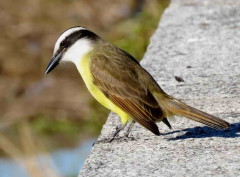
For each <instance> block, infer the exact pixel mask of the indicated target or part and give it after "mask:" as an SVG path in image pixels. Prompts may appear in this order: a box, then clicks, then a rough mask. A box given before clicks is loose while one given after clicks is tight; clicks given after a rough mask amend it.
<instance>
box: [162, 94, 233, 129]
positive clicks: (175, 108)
mask: <svg viewBox="0 0 240 177" xmlns="http://www.w3.org/2000/svg"><path fill="white" fill-rule="evenodd" d="M158 100H159V101H158V102H159V105H160V106H161V107H162V108H163V109H164V110H167V111H166V114H167V115H178V116H184V117H187V118H189V119H192V120H195V121H197V122H200V123H203V124H205V125H207V126H209V127H212V128H214V129H227V128H229V125H230V124H229V123H228V122H226V121H225V120H222V119H220V118H218V117H215V116H213V115H210V114H208V113H205V112H203V111H200V110H198V109H195V108H193V107H191V106H188V105H186V104H185V103H183V102H181V101H179V100H177V99H175V98H173V97H170V96H169V97H168V98H166V97H165V98H163V97H162V96H161V98H159V99H158Z"/></svg>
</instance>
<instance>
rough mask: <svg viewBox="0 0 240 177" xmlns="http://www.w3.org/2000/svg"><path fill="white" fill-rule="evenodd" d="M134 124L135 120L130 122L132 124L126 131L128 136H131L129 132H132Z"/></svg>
mask: <svg viewBox="0 0 240 177" xmlns="http://www.w3.org/2000/svg"><path fill="white" fill-rule="evenodd" d="M134 124H135V121H134V120H133V121H132V122H131V123H130V125H129V126H128V128H127V131H126V133H125V136H126V137H129V133H130V132H131V130H132V128H133V126H134Z"/></svg>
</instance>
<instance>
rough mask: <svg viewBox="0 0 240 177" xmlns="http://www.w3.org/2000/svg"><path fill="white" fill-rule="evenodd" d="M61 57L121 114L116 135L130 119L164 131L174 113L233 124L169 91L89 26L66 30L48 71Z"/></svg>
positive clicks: (221, 124) (218, 125) (104, 102)
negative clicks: (158, 124)
mask: <svg viewBox="0 0 240 177" xmlns="http://www.w3.org/2000/svg"><path fill="white" fill-rule="evenodd" d="M61 61H71V62H73V63H74V64H75V65H76V67H77V69H78V71H79V73H80V74H81V76H82V78H83V80H84V82H85V84H86V86H87V88H88V90H89V91H90V92H91V94H92V95H93V96H94V97H95V99H96V100H97V101H98V102H100V103H101V104H102V105H104V106H105V107H107V108H108V109H110V110H112V111H113V112H115V113H117V114H118V115H119V116H120V117H121V121H122V126H121V127H120V128H119V129H118V130H117V131H116V133H115V134H114V136H115V135H116V134H117V133H118V132H119V131H120V130H121V129H122V128H123V127H124V126H125V125H126V124H127V122H138V123H139V124H141V125H142V126H143V127H145V128H147V129H148V130H150V131H151V132H152V133H154V134H155V135H160V132H159V129H158V126H157V124H156V122H159V121H163V122H164V123H165V124H166V125H168V127H169V128H171V125H170V124H169V122H168V120H167V118H169V117H171V116H174V115H178V116H184V117H187V118H189V119H192V120H195V121H197V122H201V123H203V124H206V125H208V126H210V127H212V128H215V129H226V128H228V127H229V125H230V124H229V123H228V122H226V121H224V120H222V119H220V118H218V117H215V116H213V115H210V114H208V113H205V112H203V111H200V110H198V109H195V108H193V107H191V106H189V105H186V104H185V103H183V102H181V101H180V100H177V99H175V98H173V97H172V96H170V95H168V94H166V93H165V92H164V91H163V90H162V89H161V87H160V86H159V85H158V84H157V82H156V81H155V80H154V79H153V77H152V76H151V75H150V74H149V73H148V72H147V71H146V70H145V69H144V68H142V66H141V65H140V64H139V63H138V62H137V60H136V59H135V58H134V57H132V56H131V55H130V54H128V53H127V52H126V51H124V50H122V49H120V48H118V47H117V46H115V45H113V44H111V43H109V42H107V41H105V40H103V39H102V38H100V37H99V36H98V35H96V34H95V33H93V32H92V31H90V30H88V29H86V28H83V27H73V28H70V29H67V30H66V31H65V32H63V34H62V35H61V36H60V37H59V39H58V40H57V42H56V44H55V47H54V52H53V58H52V60H51V61H50V63H49V64H48V66H47V69H46V73H45V74H47V73H49V72H50V71H52V70H53V69H54V68H55V67H56V66H57V65H58V64H59V63H60V62H61ZM131 125H133V123H132V124H131ZM129 127H132V126H129ZM129 131H130V128H129V130H128V133H129Z"/></svg>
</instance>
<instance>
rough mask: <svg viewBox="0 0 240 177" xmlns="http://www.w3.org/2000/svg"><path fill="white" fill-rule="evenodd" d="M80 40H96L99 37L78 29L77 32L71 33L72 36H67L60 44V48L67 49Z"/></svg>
mask: <svg viewBox="0 0 240 177" xmlns="http://www.w3.org/2000/svg"><path fill="white" fill-rule="evenodd" d="M81 38H87V39H90V40H93V41H94V40H96V39H98V38H99V37H98V36H97V35H96V34H95V33H93V32H91V31H89V30H86V29H80V30H78V31H75V32H73V33H72V34H70V35H69V36H67V37H66V38H65V39H64V40H63V41H62V42H61V43H60V47H61V48H63V47H64V48H67V47H69V46H71V45H72V44H74V43H75V42H76V41H77V40H78V39H81Z"/></svg>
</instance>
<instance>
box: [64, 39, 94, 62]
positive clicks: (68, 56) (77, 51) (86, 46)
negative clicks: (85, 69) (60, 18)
mask: <svg viewBox="0 0 240 177" xmlns="http://www.w3.org/2000/svg"><path fill="white" fill-rule="evenodd" d="M92 49H93V44H92V43H91V41H90V40H89V39H84V38H83V39H79V40H78V41H76V42H75V43H74V44H73V45H72V46H71V47H70V48H69V49H68V50H67V51H66V53H65V54H64V56H63V58H62V60H61V61H71V62H73V63H74V64H75V65H76V66H78V64H79V62H80V61H81V59H82V58H83V57H84V56H85V55H86V54H87V53H89V52H90V51H91V50H92Z"/></svg>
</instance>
